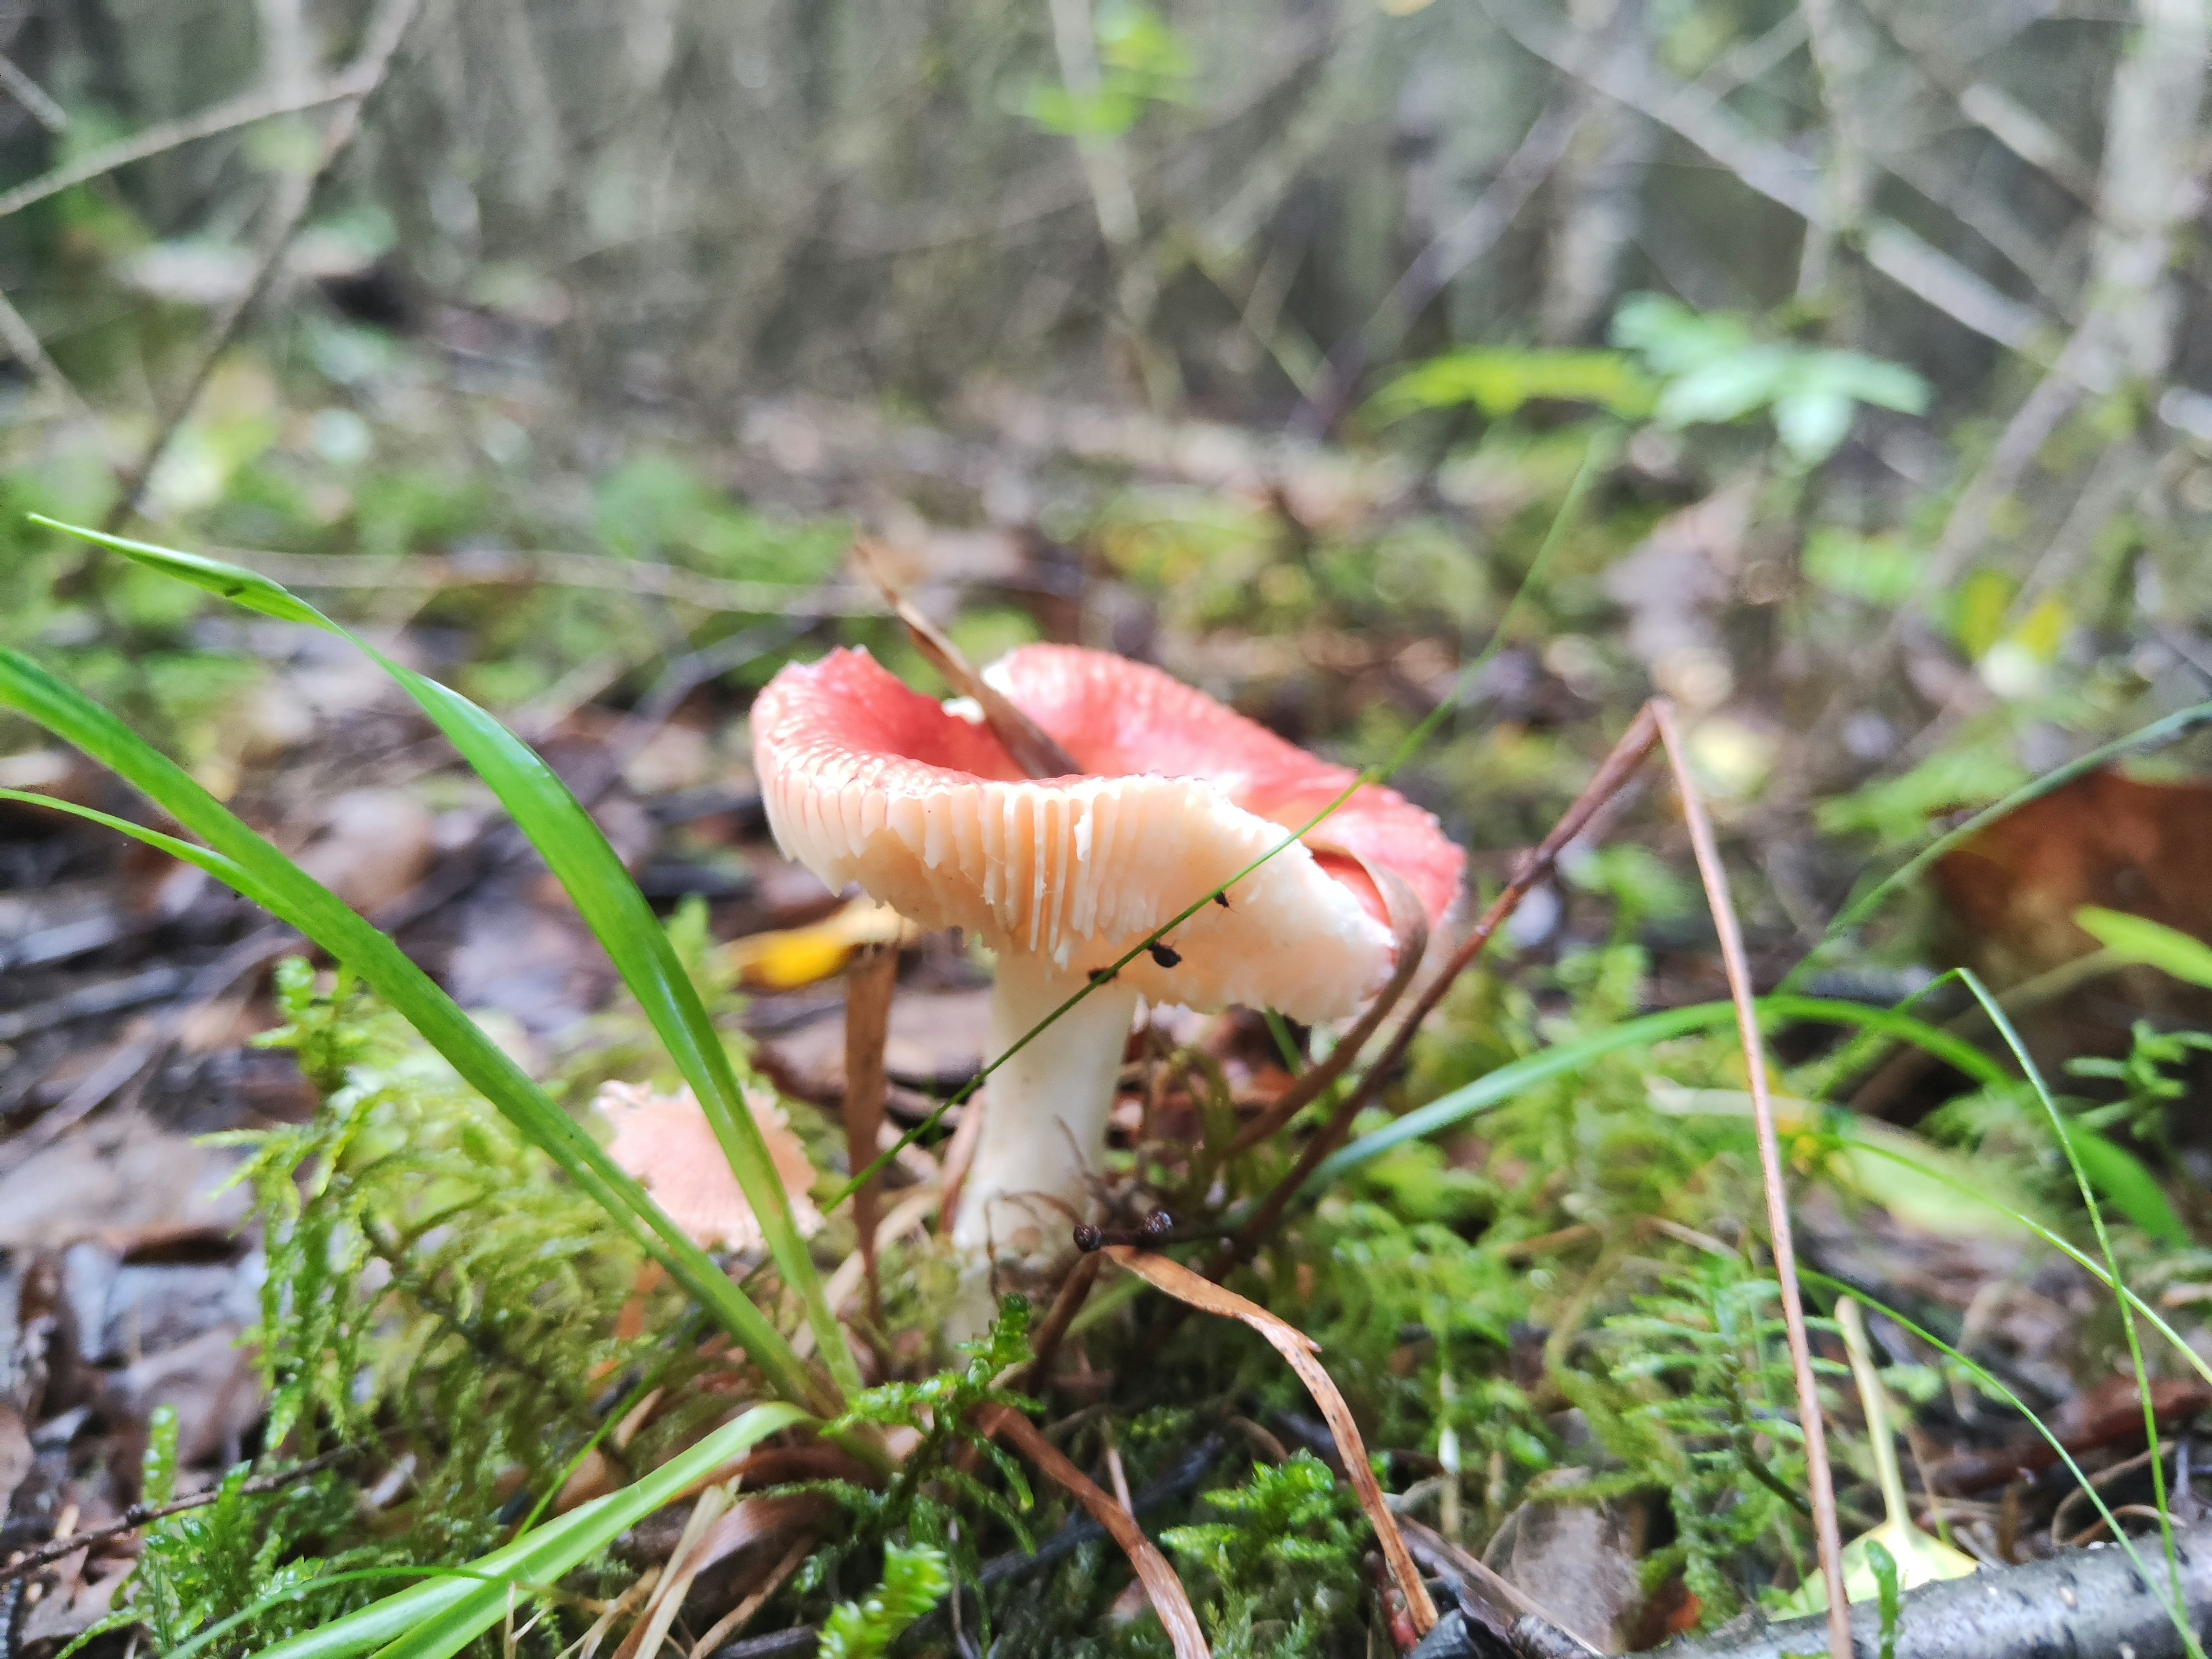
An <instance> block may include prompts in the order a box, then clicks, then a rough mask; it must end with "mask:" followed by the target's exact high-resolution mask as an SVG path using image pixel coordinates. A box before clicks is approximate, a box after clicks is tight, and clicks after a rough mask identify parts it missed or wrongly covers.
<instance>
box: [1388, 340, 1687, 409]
mask: <svg viewBox="0 0 2212 1659" xmlns="http://www.w3.org/2000/svg"><path fill="white" fill-rule="evenodd" d="M1657 394H1658V388H1657V387H1656V386H1654V385H1653V384H1652V382H1651V380H1650V378H1649V377H1648V376H1646V375H1644V374H1643V373H1642V372H1641V371H1639V370H1638V368H1636V366H1635V365H1634V364H1633V363H1632V362H1629V361H1628V359H1627V358H1626V357H1624V356H1621V355H1620V353H1619V352H1617V351H1517V350H1511V349H1501V348H1492V347H1473V348H1469V349H1466V350H1462V351H1452V352H1447V353H1446V354H1445V355H1444V356H1441V357H1434V358H1431V360H1430V361H1428V362H1425V363H1422V364H1420V365H1419V367H1417V368H1412V369H1409V370H1407V372H1406V373H1405V374H1401V375H1400V376H1398V378H1397V379H1396V380H1393V381H1391V382H1390V383H1389V385H1388V386H1384V387H1383V390H1382V391H1380V392H1377V393H1376V395H1375V398H1374V400H1373V402H1372V403H1370V404H1369V406H1368V408H1369V412H1370V415H1371V416H1373V418H1374V419H1376V420H1377V421H1381V422H1391V421H1396V420H1402V419H1404V418H1405V417H1406V416H1408V415H1413V414H1418V413H1419V412H1420V411H1422V410H1431V409H1448V408H1450V407H1452V406H1454V405H1455V404H1473V405H1474V407H1475V408H1477V409H1479V410H1481V411H1482V413H1483V414H1485V415H1486V416H1489V417H1490V418H1492V419H1493V420H1495V419H1497V418H1498V417H1499V416H1505V415H1510V414H1512V413H1513V412H1514V411H1515V410H1518V409H1520V408H1521V407H1522V405H1524V404H1528V403H1529V402H1530V401H1532V400H1534V399H1536V398H1551V399H1556V400H1558V401H1559V402H1562V403H1580V404H1596V405H1597V406H1598V407H1599V408H1601V409H1604V410H1610V411H1611V412H1612V413H1613V414H1615V415H1619V416H1623V417H1625V418H1628V419H1640V418H1641V417H1643V416H1646V415H1649V414H1650V412H1651V405H1652V400H1653V399H1654V398H1656V396H1657Z"/></svg>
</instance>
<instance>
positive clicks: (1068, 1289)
mask: <svg viewBox="0 0 2212 1659" xmlns="http://www.w3.org/2000/svg"><path fill="white" fill-rule="evenodd" d="M1103 1260H1104V1258H1103V1256H1101V1255H1099V1254H1098V1252H1097V1251H1096V1250H1088V1251H1085V1253H1084V1254H1083V1255H1079V1256H1078V1257H1076V1259H1075V1265H1074V1266H1073V1267H1071V1268H1069V1269H1068V1271H1067V1277H1066V1279H1062V1280H1061V1281H1060V1291H1059V1294H1057V1295H1056V1296H1054V1297H1053V1299H1052V1307H1051V1309H1050V1310H1048V1312H1047V1313H1046V1315H1045V1316H1044V1323H1043V1324H1042V1325H1040V1326H1038V1327H1037V1334H1036V1341H1035V1342H1034V1343H1032V1344H1031V1345H1030V1354H1031V1358H1030V1362H1029V1364H1026V1365H1024V1366H1023V1367H1022V1368H1021V1369H1020V1370H1019V1372H1018V1380H1015V1379H1009V1380H1008V1382H1007V1384H1006V1386H1007V1387H1009V1388H1012V1389H1019V1390H1022V1391H1024V1392H1028V1393H1035V1392H1036V1390H1037V1389H1040V1388H1042V1387H1043V1386H1044V1384H1045V1383H1048V1382H1049V1381H1050V1380H1051V1376H1052V1362H1053V1359H1054V1356H1055V1355H1057V1354H1058V1353H1059V1352H1060V1342H1061V1340H1063V1339H1064V1338H1065V1337H1066V1335H1067V1328H1068V1327H1069V1326H1070V1325H1072V1324H1073V1323H1074V1322H1075V1316H1076V1315H1077V1314H1079V1313H1080V1312H1081V1311H1082V1310H1083V1304H1084V1303H1085V1301H1087V1300H1088V1299H1089V1297H1090V1295H1091V1285H1093V1284H1095V1283H1097V1279H1098V1264H1099V1262H1100V1261H1103Z"/></svg>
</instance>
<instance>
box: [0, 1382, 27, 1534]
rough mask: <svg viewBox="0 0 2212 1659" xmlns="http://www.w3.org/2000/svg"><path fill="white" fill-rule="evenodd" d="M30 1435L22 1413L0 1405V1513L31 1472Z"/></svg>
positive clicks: (11, 1407) (3, 1511)
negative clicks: (24, 1424)
mask: <svg viewBox="0 0 2212 1659" xmlns="http://www.w3.org/2000/svg"><path fill="white" fill-rule="evenodd" d="M31 1460H32V1452H31V1435H30V1431H29V1430H27V1429H26V1428H25V1427H24V1426H23V1413H21V1412H19V1411H17V1410H16V1409H15V1407H13V1406H9V1405H0V1515H4V1514H6V1513H7V1510H8V1500H9V1498H13V1497H14V1496H15V1488H16V1487H18V1486H21V1485H22V1484H23V1477H24V1476H25V1475H27V1474H29V1473H30V1472H31Z"/></svg>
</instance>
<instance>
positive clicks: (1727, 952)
mask: <svg viewBox="0 0 2212 1659" xmlns="http://www.w3.org/2000/svg"><path fill="white" fill-rule="evenodd" d="M1646 707H1647V708H1649V709H1650V713H1651V715H1652V718H1653V720H1654V721H1655V722H1656V725H1657V726H1658V731H1659V740H1660V742H1661V744H1662V745H1664V747H1665V748H1666V750H1667V763H1668V766H1669V767H1670V768H1671V769H1673V771H1674V787H1675V789H1676V790H1677V791H1678V792H1679V793H1680V795H1681V798H1682V817H1683V819H1684V820H1685V821H1686V823H1688V825H1689V829H1690V846H1691V848H1692V850H1693V851H1694V852H1695V853H1696V854H1697V860H1698V875H1699V878H1700V879H1701V880H1703V882H1704V883H1705V902H1706V903H1707V904H1708V905H1709V906H1710V907H1711V910H1712V915H1713V927H1714V930H1715V931H1716V932H1717V933H1719V935H1720V943H1721V963H1722V966H1723V967H1724V968H1725V969H1727V971H1728V981H1729V997H1730V998H1731V999H1733V1000H1734V1001H1735V1022H1736V1032H1737V1035H1738V1036H1739V1037H1741V1040H1742V1042H1743V1059H1744V1065H1745V1067H1746V1069H1747V1072H1748V1073H1749V1074H1750V1076H1749V1081H1750V1085H1751V1112H1752V1121H1753V1124H1754V1125H1755V1126H1756V1127H1757V1130H1758V1134H1759V1174H1760V1176H1761V1177H1762V1179H1763V1181H1764V1182H1765V1188H1766V1225H1767V1233H1768V1236H1769V1237H1770V1239H1771V1242H1772V1244H1773V1249H1774V1277H1775V1279H1776V1281H1777V1282H1778V1284H1779V1285H1780V1286H1781V1290H1782V1320H1783V1326H1784V1330H1785V1331H1786V1332H1787V1333H1788V1336H1789V1341H1790V1366H1791V1368H1792V1369H1793V1370H1795V1371H1796V1378H1797V1416H1798V1423H1799V1427H1800V1428H1801V1430H1802V1431H1803V1434H1804V1436H1805V1479H1806V1482H1807V1484H1808V1486H1811V1487H1812V1492H1811V1497H1812V1501H1813V1531H1814V1538H1815V1540H1816V1541H1817V1542H1818V1544H1819V1547H1820V1574H1821V1577H1823V1578H1824V1579H1825V1580H1826V1583H1827V1588H1828V1649H1829V1652H1830V1654H1831V1655H1832V1659H1852V1655H1851V1614H1850V1601H1849V1599H1848V1598H1847V1596H1846V1595H1844V1562H1843V1555H1844V1541H1843V1532H1842V1529H1841V1528H1839V1527H1838V1524H1837V1522H1836V1487H1835V1480H1834V1478H1833V1476H1832V1474H1830V1472H1829V1468H1828V1441H1827V1434H1826V1428H1825V1425H1823V1423H1822V1421H1821V1418H1820V1389H1819V1386H1818V1385H1817V1384H1816V1383H1814V1378H1813V1344H1812V1340H1811V1338H1810V1337H1809V1336H1808V1334H1807V1333H1806V1329H1805V1307H1804V1303H1803V1300H1802V1297H1800V1295H1799V1294H1798V1289H1797V1252H1796V1246H1795V1244H1794V1243H1792V1241H1791V1238H1790V1195H1789V1190H1788V1188H1786V1187H1785V1186H1784V1184H1783V1174H1782V1147H1781V1142H1780V1140H1779V1139H1778V1136H1777V1135H1776V1133H1775V1130H1774V1097H1773V1095H1772V1093H1771V1091H1770V1090H1769V1088H1768V1086H1767V1078H1766V1046H1765V1042H1764V1041H1763V1040H1762V1039H1761V1037H1760V1036H1759V1014H1758V1012H1757V1011H1756V1010H1755V1009H1754V1008H1753V1006H1752V997H1751V969H1750V966H1749V964H1748V963H1747V962H1746V960H1745V957H1744V951H1743V933H1742V930H1741V928H1740V927H1738V926H1737V925H1736V917H1735V902H1734V901H1733V900H1732V899H1730V898H1729V887H1728V872H1727V871H1726V870H1724V869H1723V867H1722V866H1721V855H1720V848H1719V845H1718V844H1717V842H1715V841H1714V839H1713V826H1712V822H1711V819H1710V818H1708V817H1706V816H1705V798H1704V797H1703V796H1702V795H1701V794H1700V793H1699V791H1698V785H1697V780H1696V779H1695V778H1693V777H1692V776H1691V775H1690V762H1689V753H1688V750H1686V749H1685V748H1684V747H1683V744H1682V734H1681V731H1680V727H1679V726H1677V725H1676V723H1675V720H1674V705H1673V704H1671V703H1670V702H1668V701H1667V700H1666V699H1665V698H1664V697H1655V698H1653V699H1652V700H1651V702H1650V703H1649V704H1648V705H1646Z"/></svg>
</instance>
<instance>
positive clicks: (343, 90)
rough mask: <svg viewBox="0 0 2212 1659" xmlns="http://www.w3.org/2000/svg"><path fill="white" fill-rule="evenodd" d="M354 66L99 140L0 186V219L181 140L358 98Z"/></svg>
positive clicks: (359, 88)
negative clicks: (66, 159) (60, 162)
mask: <svg viewBox="0 0 2212 1659" xmlns="http://www.w3.org/2000/svg"><path fill="white" fill-rule="evenodd" d="M365 85H366V83H365V82H364V81H363V79H362V74H361V70H360V69H359V68H358V67H356V68H354V69H349V70H346V71H345V72H344V73H343V74H342V75H338V76H333V77H332V78H331V79H330V80H328V81H323V82H318V83H316V84H315V85H313V86H312V87H307V88H285V89H283V90H282V91H278V92H273V93H272V92H255V93H249V94H246V96H245V97H242V98H234V99H231V100H229V101H228V103H222V104H217V105H216V106H215V107H214V108H213V109H207V110H202V111H200V112H198V113H197V114H196V115H186V116H183V117H180V118H179V119H177V120H174V121H164V122H162V123H161V125H158V126H152V127H149V128H147V129H146V131H143V132H140V133H136V134H133V135H132V136H131V137H128V138H118V140H116V142H115V143H112V144H103V145H101V146H100V148H99V149H95V150H91V151H89V152H88V153H87V154H85V155H81V156H79V157H78V158H77V159H76V161H71V162H70V163H69V164H68V165H67V166H66V167H56V168H54V169H53V171H52V172H51V173H40V175H39V176H38V177H37V178H35V179H26V180H25V181H24V182H23V183H21V184H20V185H16V186H15V188H14V189H13V190H9V191H0V219H4V218H6V217H7V216H9V214H11V213H21V211H22V210H24V209H25V208H27V207H31V206H34V205H35V204H38V203H40V202H43V201H45V200H46V198H47V197H50V196H58V195H60V194H61V193H62V191H65V190H73V189H75V188H76V186H77V185H88V184H90V183H91V182H92V181H93V180H94V179H102V178H105V177H106V175H107V174H109V173H113V172H115V171H117V170H118V168H122V167H129V166H131V164H132V163H134V162H137V161H151V160H152V159H153V158H154V157H155V156H157V155H167V153H168V152H169V151H171V150H173V149H179V148H181V147H182V146H184V145H185V144H190V143H197V141H199V140H200V139H202V138H213V137H216V136H217V135H219V134H222V133H225V132H232V131H236V130H237V129H238V128H240V127H246V126H252V125H254V124H255V123H256V122H258V121H268V120H273V119H275V118H276V117H278V116H280V115H298V114H301V113H302V112H305V111H307V110H311V109H320V108H321V107H322V106H324V105H325V104H335V103H337V102H338V101H340V100H343V99H347V98H356V97H359V96H360V95H361V94H362V91H363V90H364V89H365Z"/></svg>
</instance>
